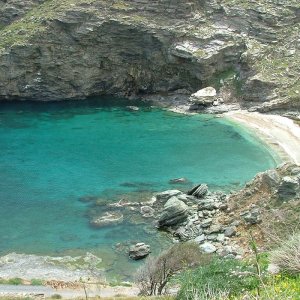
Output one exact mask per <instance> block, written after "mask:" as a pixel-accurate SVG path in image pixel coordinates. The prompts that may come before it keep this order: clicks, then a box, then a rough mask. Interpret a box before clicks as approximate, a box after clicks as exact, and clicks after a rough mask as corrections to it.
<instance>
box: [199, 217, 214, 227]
mask: <svg viewBox="0 0 300 300" xmlns="http://www.w3.org/2000/svg"><path fill="white" fill-rule="evenodd" d="M211 223H212V218H207V219H205V220H204V221H202V223H201V227H202V228H207V227H209V226H210V225H211Z"/></svg>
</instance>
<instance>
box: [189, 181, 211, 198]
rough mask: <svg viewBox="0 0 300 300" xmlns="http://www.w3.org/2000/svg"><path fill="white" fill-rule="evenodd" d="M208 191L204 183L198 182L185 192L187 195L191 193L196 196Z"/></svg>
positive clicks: (198, 196) (199, 196)
mask: <svg viewBox="0 0 300 300" xmlns="http://www.w3.org/2000/svg"><path fill="white" fill-rule="evenodd" d="M207 192H208V187H207V185H206V184H199V185H197V186H195V187H194V188H192V189H191V190H190V191H188V192H187V194H188V195H192V196H194V197H196V198H202V197H204V196H205V195H206V194H207Z"/></svg>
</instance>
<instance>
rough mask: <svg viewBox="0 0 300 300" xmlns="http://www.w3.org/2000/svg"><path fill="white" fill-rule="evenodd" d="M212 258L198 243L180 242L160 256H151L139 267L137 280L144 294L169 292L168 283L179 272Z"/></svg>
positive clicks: (141, 292)
mask: <svg viewBox="0 0 300 300" xmlns="http://www.w3.org/2000/svg"><path fill="white" fill-rule="evenodd" d="M208 260H210V256H208V255H205V254H202V253H201V251H200V248H199V246H198V245H197V244H196V243H179V244H175V245H173V246H172V247H171V248H170V249H169V250H167V251H165V252H163V253H162V254H161V255H159V256H158V257H149V258H147V260H146V261H145V264H144V265H143V266H142V267H141V268H139V269H138V271H137V273H136V276H135V282H136V283H137V285H138V287H139V289H140V294H141V295H144V296H153V295H162V294H165V293H166V292H167V289H166V287H167V284H168V283H169V282H170V280H171V279H172V278H173V277H174V275H176V274H177V273H178V272H181V271H183V270H185V269H187V268H192V267H196V266H197V265H199V264H200V263H205V262H207V261H208Z"/></svg>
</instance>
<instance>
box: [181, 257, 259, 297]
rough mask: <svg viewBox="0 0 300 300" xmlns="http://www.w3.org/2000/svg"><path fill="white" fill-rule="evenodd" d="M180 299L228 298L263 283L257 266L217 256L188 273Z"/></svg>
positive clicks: (183, 281)
mask: <svg viewBox="0 0 300 300" xmlns="http://www.w3.org/2000/svg"><path fill="white" fill-rule="evenodd" d="M180 281H181V289H180V291H179V293H178V296H177V299H180V300H195V299H197V298H199V299H227V297H232V296H234V295H239V294H241V293H243V292H244V291H245V290H254V289H256V288H257V286H258V285H259V279H258V278H257V276H256V273H255V267H254V266H251V265H247V264H245V263H242V262H240V261H238V260H236V259H221V258H215V259H213V260H212V261H211V263H210V264H207V265H204V266H200V267H198V268H197V269H195V270H190V271H187V272H185V273H184V274H183V275H182V276H181V278H180Z"/></svg>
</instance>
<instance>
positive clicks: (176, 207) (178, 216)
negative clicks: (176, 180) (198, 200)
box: [158, 197, 188, 227]
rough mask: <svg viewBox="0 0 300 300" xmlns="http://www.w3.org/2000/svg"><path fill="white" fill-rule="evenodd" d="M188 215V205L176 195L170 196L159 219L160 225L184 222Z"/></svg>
mask: <svg viewBox="0 0 300 300" xmlns="http://www.w3.org/2000/svg"><path fill="white" fill-rule="evenodd" d="M187 216H188V206H187V205H186V204H185V203H184V202H183V201H181V200H179V199H178V198H176V197H172V198H170V199H169V200H168V201H167V203H166V204H165V205H164V208H163V211H162V213H161V215H160V217H159V220H158V226H159V227H164V226H172V225H177V224H180V223H182V222H183V221H185V220H186V218H187Z"/></svg>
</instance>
